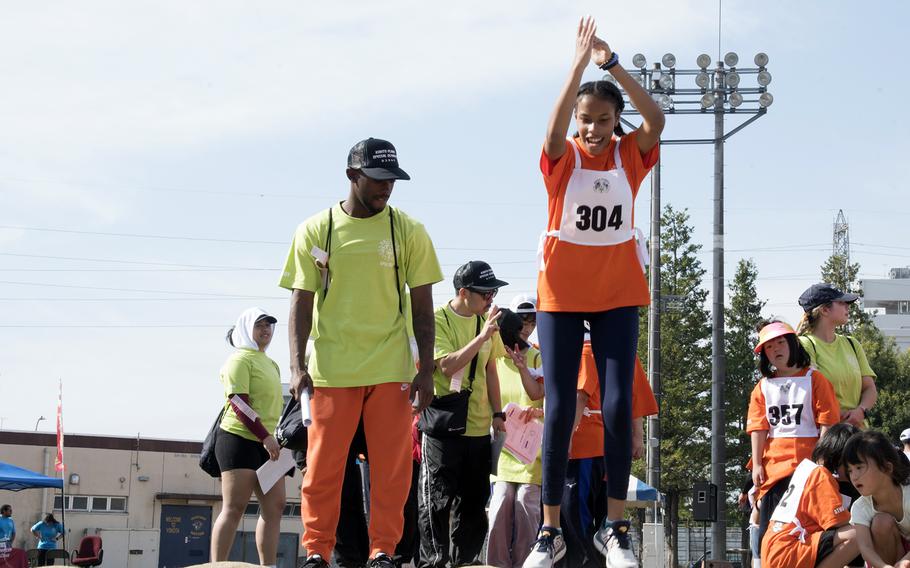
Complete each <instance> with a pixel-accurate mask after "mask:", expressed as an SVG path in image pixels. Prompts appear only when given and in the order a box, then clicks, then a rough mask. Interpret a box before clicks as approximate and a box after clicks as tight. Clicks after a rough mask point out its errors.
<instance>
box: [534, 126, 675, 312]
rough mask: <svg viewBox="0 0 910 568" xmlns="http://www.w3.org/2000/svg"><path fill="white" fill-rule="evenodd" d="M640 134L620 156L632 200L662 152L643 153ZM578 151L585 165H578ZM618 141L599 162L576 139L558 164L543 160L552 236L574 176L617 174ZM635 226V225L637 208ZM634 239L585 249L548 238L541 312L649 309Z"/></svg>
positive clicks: (540, 281) (625, 143) (628, 139)
mask: <svg viewBox="0 0 910 568" xmlns="http://www.w3.org/2000/svg"><path fill="white" fill-rule="evenodd" d="M637 138H638V132H637V131H635V132H632V133H631V134H627V135H625V136H623V137H622V143H621V144H620V146H619V154H620V158H621V159H622V165H623V169H624V170H625V173H626V177H627V178H628V180H629V185H630V186H631V188H632V199H633V203H634V199H635V196H637V195H638V187H639V186H640V185H641V182H642V180H643V179H645V177H646V176H647V175H648V172H649V171H650V169H651V168H652V167H653V166H654V164H655V163H656V162H657V156H658V154H659V152H660V150H659V146H658V145H655V146H654V148H652V149H651V150H650V151H648V153H647V154H645V155H642V154H641V151H640V150H639V149H638V142H637ZM570 144H575V145H576V146H577V147H578V152H579V154H580V156H581V165H580V166H576V164H575V152H573V151H572V147H571V146H570ZM615 146H616V140H615V139H614V140H613V142H611V143H610V145H609V146H608V147H607V149H606V150H605V151H604V152H603V153H602V154H599V155H597V156H592V155H590V154H588V153H587V152H586V151H585V150H584V148H583V147H582V145H581V144H579V143H578V142H577V140H576V139H574V138H573V139H572V141H571V142H570V141H568V140H567V141H566V151H565V153H564V154H563V155H562V156H560V157H559V159H557V160H551V159H550V158H549V157H547V155H546V153H543V152H542V153H541V156H540V171H541V172H542V173H543V179H544V185H545V186H546V188H547V230H548V231H552V230H556V229H558V228H559V222H560V220H561V219H562V208H563V202H564V201H565V199H564V198H565V194H566V187H567V186H568V184H569V178H570V177H571V176H572V170H573V169H574V168H575V167H583V168H585V169H590V170H602V171H606V170H613V169H616V165H615V164H614V160H613V154H614V149H615ZM631 223H632V224H633V226H634V224H635V209H634V206H633V210H632V216H631ZM636 246H637V245H636V244H635V239H630V240H628V241H626V242H624V243H621V244H618V245H615V246H603V247H594V246H585V245H578V244H574V243H568V242H565V241H561V240H559V239H556V238H547V239H546V243H545V245H544V250H543V258H544V263H545V265H546V267H545V268H544V270H542V271H541V272H540V273H539V275H538V278H537V309H538V310H541V311H545V312H603V311H606V310H611V309H614V308H621V307H625V306H647V305H648V302H649V301H650V297H649V295H648V283H647V282H646V281H645V275H644V273H643V272H642V271H641V265H640V264H639V261H638V252H637V250H636Z"/></svg>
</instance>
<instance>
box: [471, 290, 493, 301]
mask: <svg viewBox="0 0 910 568" xmlns="http://www.w3.org/2000/svg"><path fill="white" fill-rule="evenodd" d="M468 291H469V292H474V293H475V294H477V295H478V296H482V297H483V299H484V300H492V299H493V298H495V297H496V293H497V292H499V289H498V288H494V289H493V290H476V289H474V288H468Z"/></svg>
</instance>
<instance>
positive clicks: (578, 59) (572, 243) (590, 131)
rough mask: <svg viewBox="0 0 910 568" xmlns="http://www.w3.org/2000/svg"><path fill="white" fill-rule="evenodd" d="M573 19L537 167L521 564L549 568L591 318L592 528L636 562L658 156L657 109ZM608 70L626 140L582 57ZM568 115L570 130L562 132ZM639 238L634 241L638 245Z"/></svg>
mask: <svg viewBox="0 0 910 568" xmlns="http://www.w3.org/2000/svg"><path fill="white" fill-rule="evenodd" d="M595 34H596V26H595V24H594V20H593V19H591V18H585V19H583V20H581V21H580V22H579V24H578V29H577V32H576V37H575V55H574V57H573V61H572V65H571V68H570V72H569V76H568V78H567V79H566V82H565V83H564V84H563V88H562V91H561V93H560V95H559V98H558V99H557V101H556V107H555V108H554V110H553V112H552V114H551V115H550V120H549V123H548V126H547V135H546V139H545V140H544V146H543V153H542V155H541V157H540V169H541V173H542V174H543V178H544V185H545V186H546V190H547V218H548V220H547V230H546V231H545V232H544V233H543V234H542V235H541V242H540V245H539V247H538V251H539V254H538V256H539V263H540V272H539V274H538V279H537V298H538V306H537V334H538V339H539V340H540V351H541V354H542V356H543V368H544V373H543V374H544V376H545V377H547V380H546V381H545V382H544V389H545V390H546V394H545V397H544V400H546V412H545V414H544V436H543V453H542V458H543V459H542V461H543V490H542V494H543V497H542V501H543V526H542V527H541V529H540V532H539V534H538V540H537V542H536V543H535V544H534V547H533V549H532V551H531V553H530V554H529V555H528V558H527V559H526V560H525V562H524V568H550V567H551V566H553V564H554V563H555V562H556V561H558V560H560V559H561V558H562V557H563V556H565V553H566V547H565V543H564V541H563V537H562V534H561V531H560V528H559V509H560V503H561V502H562V493H563V487H564V483H565V476H566V464H567V462H568V453H569V440H570V437H571V435H572V425H573V422H574V420H575V392H576V386H577V382H578V369H579V365H580V362H581V351H582V345H583V344H584V334H585V326H584V322H585V321H588V322H590V324H591V347H592V349H593V352H594V359H595V363H596V367H597V374H598V376H599V379H600V393H601V400H602V409H601V410H602V412H603V414H602V416H603V422H604V456H605V461H606V469H607V472H606V473H607V509H608V510H607V518H606V519H605V521H604V524H603V525H602V526H601V529H600V530H599V531H598V532H597V534H596V535H595V541H596V542H595V545H596V546H597V548H598V549H599V550H602V551H603V552H604V555H605V556H606V558H607V560H606V566H607V568H625V567H635V566H637V565H638V564H637V562H636V560H635V557H634V555H633V553H632V547H631V538H630V535H629V522H628V521H626V520H624V519H623V513H624V508H625V501H626V493H627V491H628V487H629V471H630V469H631V464H632V377H633V375H634V372H635V351H636V348H637V346H638V308H639V306H645V305H647V304H648V302H649V294H648V285H647V282H646V280H645V275H644V270H643V267H644V262H643V261H644V258H643V255H642V253H641V252H640V249H639V246H638V243H636V239H635V235H636V230H635V229H634V221H635V218H634V217H635V215H634V203H635V196H636V195H637V194H638V188H639V186H640V185H641V182H642V180H644V178H645V177H646V176H647V174H648V172H649V171H650V169H651V167H653V166H654V164H655V163H656V161H657V155H658V152H659V149H658V142H659V139H660V133H661V131H662V130H663V127H664V115H663V113H662V112H661V111H660V108H658V106H657V104H656V103H655V102H654V101H653V100H652V99H651V97H650V96H649V95H648V93H647V91H645V90H644V89H643V88H642V87H641V85H639V84H638V83H637V82H636V81H635V79H633V78H632V76H631V75H629V73H627V72H626V71H625V70H624V69H623V68H622V65H620V64H619V56H618V54H617V53H615V52H613V51H612V50H611V48H610V46H609V45H608V44H607V43H606V42H605V41H603V40H602V39H600V38H598V37H597V36H596V35H595ZM592 61H593V62H594V64H595V65H597V66H598V67H599V68H600V69H602V70H604V71H607V72H609V73H610V74H611V75H612V76H613V78H614V79H615V80H616V82H617V83H619V85H620V86H621V87H622V88H623V89H624V90H625V92H626V94H627V95H628V97H629V99H630V100H631V102H632V103H633V104H634V105H635V108H636V109H637V110H638V112H639V113H640V114H641V120H642V123H641V126H640V127H639V128H637V129H636V130H635V131H634V132H631V133H629V134H626V135H624V132H623V129H622V126H621V124H620V116H621V113H622V110H623V107H624V104H625V103H624V101H623V95H622V93H621V92H620V90H619V88H618V87H617V86H616V85H614V84H613V83H611V82H608V81H594V82H588V83H584V84H582V83H581V79H582V75H583V74H584V72H585V69H586V68H587V67H588V64H589V63H591V62H592ZM573 114H574V117H575V126H576V128H577V129H578V133H577V134H576V135H575V136H573V137H571V138H568V139H567V138H566V132H567V130H568V129H569V125H570V123H571V122H572V116H573ZM640 241H641V239H639V242H640Z"/></svg>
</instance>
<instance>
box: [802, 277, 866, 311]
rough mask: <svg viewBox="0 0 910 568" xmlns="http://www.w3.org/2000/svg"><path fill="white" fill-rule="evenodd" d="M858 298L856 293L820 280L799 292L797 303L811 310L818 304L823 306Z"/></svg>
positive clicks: (848, 301) (853, 300)
mask: <svg viewBox="0 0 910 568" xmlns="http://www.w3.org/2000/svg"><path fill="white" fill-rule="evenodd" d="M858 299H859V296H857V295H856V294H851V293H849V292H841V291H840V290H838V289H837V288H835V287H834V286H832V285H831V284H828V283H827V282H822V283H820V284H813V285H811V286H809V288H808V289H807V290H806V291H805V292H803V293H802V294H800V296H799V305H800V306H801V307H802V308H803V310H805V311H807V312H811V311H812V310H814V309H815V308H817V307H819V306H824V305H825V304H827V303H830V302H847V303H850V302H855V301H857V300H858Z"/></svg>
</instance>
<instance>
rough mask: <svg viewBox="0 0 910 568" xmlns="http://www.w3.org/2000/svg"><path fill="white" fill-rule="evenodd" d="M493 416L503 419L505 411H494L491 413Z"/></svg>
mask: <svg viewBox="0 0 910 568" xmlns="http://www.w3.org/2000/svg"><path fill="white" fill-rule="evenodd" d="M493 418H494V419H496V418H502V419H503V420H505V419H506V413H505V412H494V413H493Z"/></svg>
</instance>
